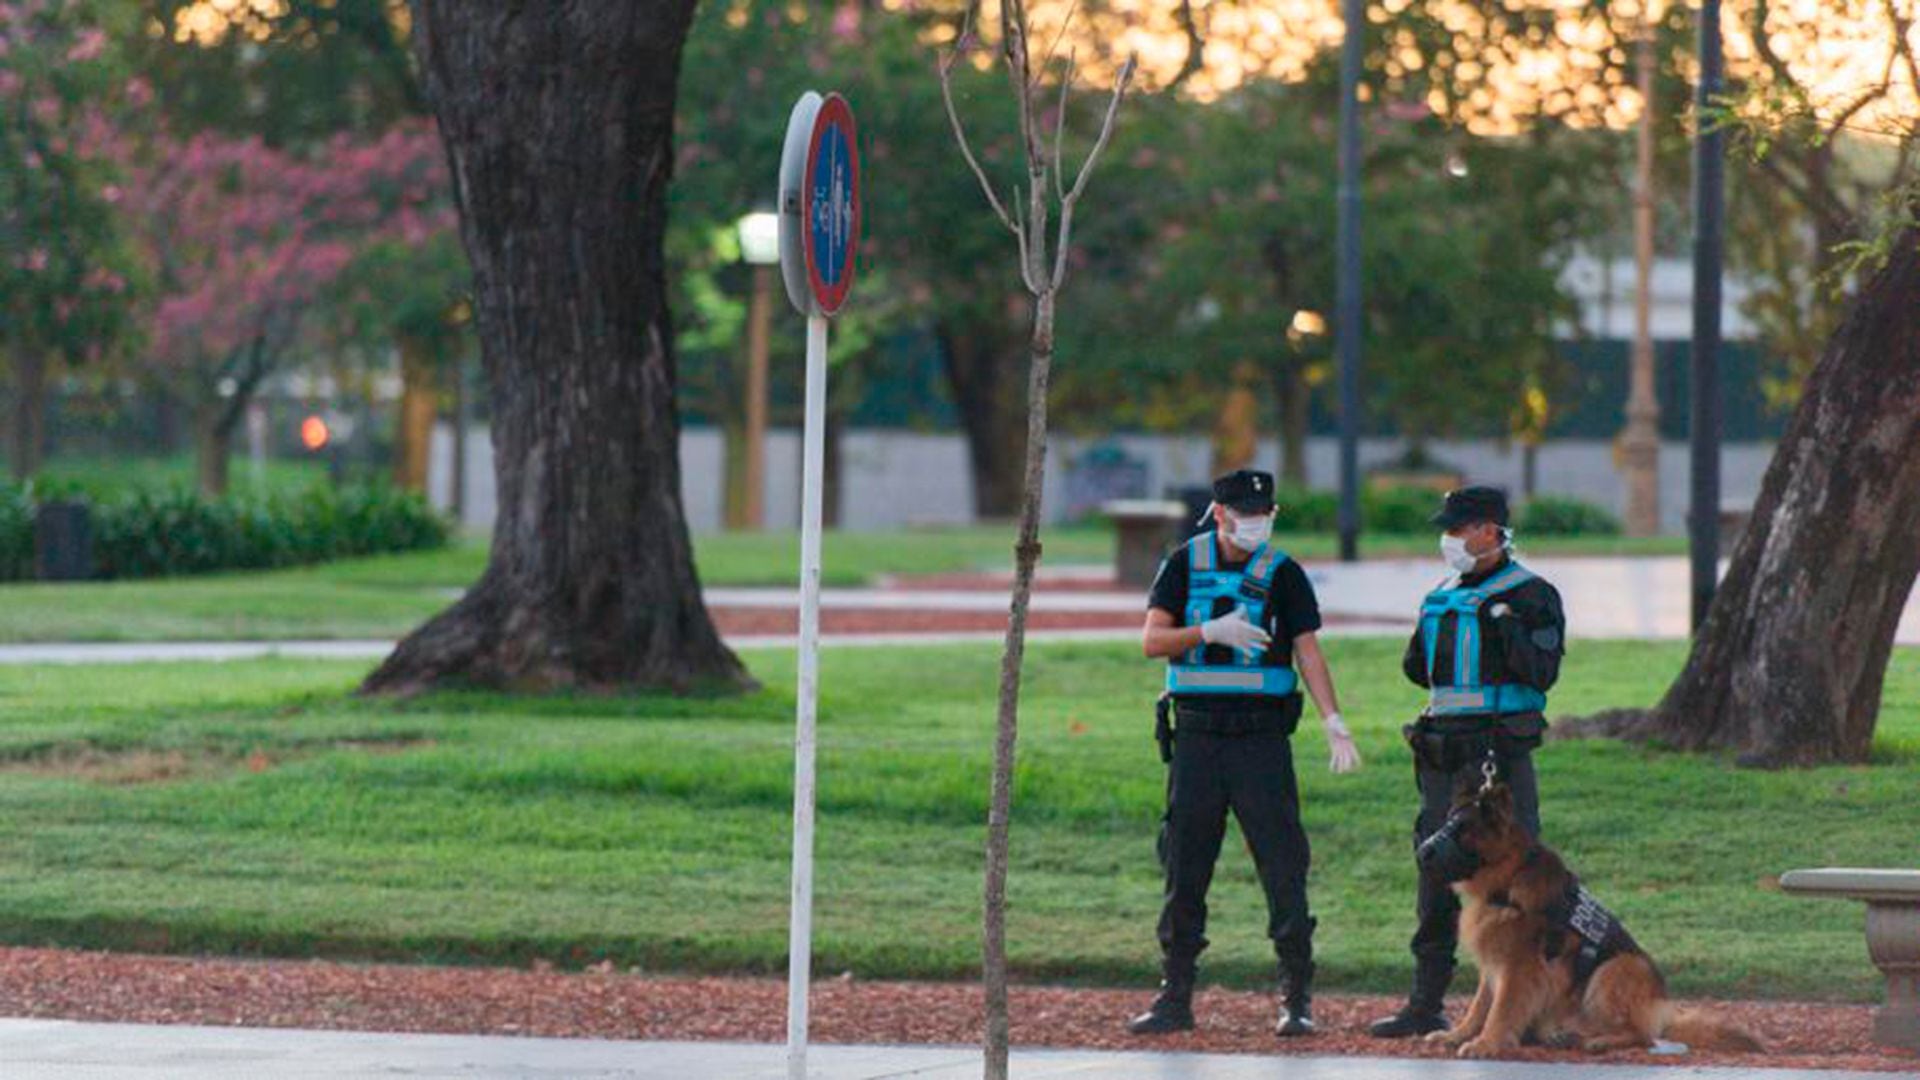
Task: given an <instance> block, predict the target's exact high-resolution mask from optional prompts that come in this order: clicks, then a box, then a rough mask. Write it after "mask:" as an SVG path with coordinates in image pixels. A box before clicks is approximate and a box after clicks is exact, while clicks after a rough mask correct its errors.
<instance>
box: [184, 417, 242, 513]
mask: <svg viewBox="0 0 1920 1080" xmlns="http://www.w3.org/2000/svg"><path fill="white" fill-rule="evenodd" d="M236 415H240V409H234V407H228V402H225V400H219V398H215V400H213V402H211V404H204V405H200V407H198V409H194V475H196V479H198V484H200V494H204V496H209V498H219V496H225V494H227V484H228V480H230V477H232V454H234V427H236V425H234V421H232V419H230V417H236Z"/></svg>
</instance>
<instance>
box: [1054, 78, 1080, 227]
mask: <svg viewBox="0 0 1920 1080" xmlns="http://www.w3.org/2000/svg"><path fill="white" fill-rule="evenodd" d="M1074 59H1075V57H1074V54H1073V53H1068V54H1067V73H1066V75H1065V76H1064V77H1062V78H1061V80H1060V107H1059V108H1058V109H1056V110H1055V111H1054V114H1053V194H1054V197H1055V198H1058V199H1060V200H1062V201H1065V200H1066V197H1067V187H1066V181H1065V180H1064V179H1063V177H1064V176H1065V174H1066V164H1067V158H1066V154H1065V151H1064V150H1063V149H1062V144H1063V141H1064V140H1065V138H1066V134H1067V91H1069V90H1071V89H1073V76H1074V70H1075V65H1074Z"/></svg>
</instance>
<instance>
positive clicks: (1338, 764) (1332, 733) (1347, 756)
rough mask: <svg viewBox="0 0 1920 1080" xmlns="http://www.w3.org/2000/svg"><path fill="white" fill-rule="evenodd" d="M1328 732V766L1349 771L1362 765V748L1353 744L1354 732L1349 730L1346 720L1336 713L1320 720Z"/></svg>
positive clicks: (1334, 769)
mask: <svg viewBox="0 0 1920 1080" xmlns="http://www.w3.org/2000/svg"><path fill="white" fill-rule="evenodd" d="M1320 726H1321V727H1323V728H1325V729H1326V732H1327V750H1328V754H1327V768H1329V769H1332V770H1333V771H1334V772H1337V773H1348V772H1352V771H1353V770H1355V769H1357V768H1359V767H1360V748H1359V747H1357V746H1355V745H1354V744H1353V732H1351V731H1348V730H1347V723H1346V721H1344V720H1342V719H1340V714H1339V713H1334V714H1332V715H1331V716H1327V717H1325V718H1323V719H1322V720H1321V721H1320Z"/></svg>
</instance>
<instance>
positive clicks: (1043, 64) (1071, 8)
mask: <svg viewBox="0 0 1920 1080" xmlns="http://www.w3.org/2000/svg"><path fill="white" fill-rule="evenodd" d="M1079 12H1080V0H1073V2H1072V3H1071V4H1068V5H1067V17H1066V18H1064V19H1062V20H1060V29H1059V30H1056V31H1054V35H1053V44H1051V45H1048V46H1047V55H1046V56H1045V58H1043V59H1042V60H1041V61H1040V70H1042V71H1045V70H1046V69H1048V68H1050V67H1052V66H1053V58H1054V57H1055V56H1057V55H1059V53H1060V39H1062V38H1064V37H1066V36H1067V27H1069V26H1072V25H1073V17H1074V16H1075V15H1077V14H1079Z"/></svg>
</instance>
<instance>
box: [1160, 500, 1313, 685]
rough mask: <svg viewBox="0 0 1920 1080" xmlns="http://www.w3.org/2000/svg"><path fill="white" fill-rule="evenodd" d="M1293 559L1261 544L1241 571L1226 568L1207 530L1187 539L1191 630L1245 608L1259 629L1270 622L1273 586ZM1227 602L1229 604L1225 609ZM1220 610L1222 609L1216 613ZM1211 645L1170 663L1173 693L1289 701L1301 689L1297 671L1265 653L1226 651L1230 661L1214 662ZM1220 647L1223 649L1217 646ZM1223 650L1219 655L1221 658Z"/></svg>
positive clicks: (1193, 650) (1170, 679)
mask: <svg viewBox="0 0 1920 1080" xmlns="http://www.w3.org/2000/svg"><path fill="white" fill-rule="evenodd" d="M1286 561H1287V554H1286V552H1284V551H1281V550H1280V549H1278V548H1273V547H1268V546H1267V545H1266V544H1261V545H1260V547H1259V548H1258V549H1257V550H1256V551H1255V552H1254V553H1253V556H1252V557H1251V558H1249V559H1248V560H1247V562H1246V565H1244V566H1242V567H1241V568H1240V569H1238V570H1228V569H1226V568H1224V567H1222V566H1221V565H1220V556H1219V549H1218V547H1217V546H1216V545H1215V543H1214V534H1213V533H1212V532H1204V533H1201V534H1200V535H1198V536H1196V537H1194V538H1193V539H1191V540H1188V541H1187V611H1186V621H1187V625H1188V626H1199V625H1200V624H1201V623H1203V622H1206V621H1207V620H1208V619H1211V618H1214V617H1215V616H1217V615H1219V614H1221V613H1222V612H1224V611H1230V610H1232V609H1233V608H1236V607H1238V608H1242V609H1244V610H1245V612H1246V618H1247V621H1248V622H1250V623H1252V624H1253V625H1255V626H1262V625H1264V624H1265V622H1266V617H1267V606H1268V598H1269V597H1268V594H1269V593H1270V592H1271V591H1272V588H1273V575H1274V572H1275V571H1277V570H1279V569H1280V564H1282V563H1284V562H1286ZM1221 601H1226V604H1225V606H1224V607H1223V606H1222V605H1221V603H1220V602H1221ZM1216 608H1220V610H1219V611H1216V610H1215V609H1216ZM1208 648H1209V646H1207V645H1206V644H1205V643H1204V642H1203V643H1201V644H1200V645H1199V646H1198V647H1196V648H1193V649H1189V650H1188V651H1187V652H1186V654H1185V655H1183V656H1181V657H1178V658H1176V659H1175V660H1173V661H1172V662H1171V663H1169V664H1168V665H1167V691H1168V692H1169V693H1173V694H1182V695H1184V694H1256V695H1263V696H1267V697H1285V696H1287V695H1288V694H1291V693H1293V692H1294V691H1295V690H1296V689H1297V688H1298V687H1299V685H1300V681H1299V678H1298V677H1297V676H1296V675H1295V674H1294V670H1293V668H1291V667H1288V666H1286V665H1284V664H1268V663H1265V662H1264V661H1265V659H1266V656H1265V653H1264V652H1262V653H1259V654H1248V653H1245V652H1242V651H1241V650H1239V649H1225V650H1221V651H1225V652H1226V653H1228V654H1229V656H1228V659H1226V660H1225V661H1211V662H1210V661H1209V660H1208V659H1207V651H1208ZM1216 648H1217V647H1216ZM1215 655H1218V652H1217V651H1216V654H1215Z"/></svg>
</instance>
